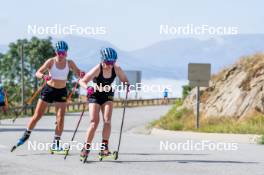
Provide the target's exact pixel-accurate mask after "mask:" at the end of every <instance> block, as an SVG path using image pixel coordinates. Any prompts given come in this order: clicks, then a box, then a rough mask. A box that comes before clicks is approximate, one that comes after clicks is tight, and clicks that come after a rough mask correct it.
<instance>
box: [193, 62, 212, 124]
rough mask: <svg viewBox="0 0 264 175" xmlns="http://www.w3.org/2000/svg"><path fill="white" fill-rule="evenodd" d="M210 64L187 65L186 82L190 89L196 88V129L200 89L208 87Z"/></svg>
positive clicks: (198, 115)
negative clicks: (187, 81)
mask: <svg viewBox="0 0 264 175" xmlns="http://www.w3.org/2000/svg"><path fill="white" fill-rule="evenodd" d="M210 78H211V64H204V63H189V64H188V80H189V81H190V82H189V84H190V86H191V87H197V94H196V128H199V127H200V119H199V118H200V87H209V81H210Z"/></svg>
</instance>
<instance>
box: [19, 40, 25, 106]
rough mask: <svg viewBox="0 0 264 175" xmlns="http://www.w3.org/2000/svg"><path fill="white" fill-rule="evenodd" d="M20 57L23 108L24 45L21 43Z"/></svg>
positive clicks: (22, 101) (22, 103)
mask: <svg viewBox="0 0 264 175" xmlns="http://www.w3.org/2000/svg"><path fill="white" fill-rule="evenodd" d="M20 52H21V53H20V56H21V91H22V94H21V105H22V107H23V106H24V101H25V100H24V98H25V81H24V45H23V43H22V45H21V49H20Z"/></svg>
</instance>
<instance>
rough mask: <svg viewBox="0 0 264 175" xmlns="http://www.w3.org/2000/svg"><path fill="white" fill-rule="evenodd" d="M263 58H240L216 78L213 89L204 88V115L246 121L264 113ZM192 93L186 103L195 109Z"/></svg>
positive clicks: (214, 76) (185, 104)
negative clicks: (245, 118) (243, 119)
mask: <svg viewBox="0 0 264 175" xmlns="http://www.w3.org/2000/svg"><path fill="white" fill-rule="evenodd" d="M263 86H264V54H263V53H259V54H255V55H252V56H246V57H243V58H241V59H240V60H239V61H237V62H236V63H235V64H233V65H232V66H230V67H228V68H225V69H224V70H222V71H220V72H219V73H218V74H216V75H213V76H212V79H211V82H210V87H209V88H202V90H201V91H202V92H201V94H202V95H201V113H202V114H203V116H205V117H211V116H218V117H221V116H222V117H235V118H239V119H240V118H244V117H251V116H255V115H257V114H259V113H260V114H263V113H264V91H263ZM195 97H196V91H195V89H193V91H191V93H190V95H189V96H188V97H187V98H186V100H185V101H184V104H183V106H184V107H186V108H188V109H194V107H195Z"/></svg>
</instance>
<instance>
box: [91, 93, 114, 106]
mask: <svg viewBox="0 0 264 175" xmlns="http://www.w3.org/2000/svg"><path fill="white" fill-rule="evenodd" d="M113 100H114V92H95V93H94V94H93V95H91V96H90V97H89V98H88V102H89V103H97V104H99V105H103V104H104V103H105V102H107V101H113Z"/></svg>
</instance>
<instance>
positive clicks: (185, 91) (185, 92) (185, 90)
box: [182, 85, 192, 100]
mask: <svg viewBox="0 0 264 175" xmlns="http://www.w3.org/2000/svg"><path fill="white" fill-rule="evenodd" d="M182 89H183V90H182V99H183V100H184V99H185V98H186V97H187V96H188V95H189V94H190V92H191V90H192V88H191V86H189V85H185V86H182Z"/></svg>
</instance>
